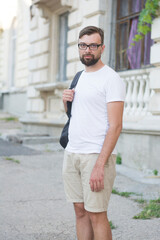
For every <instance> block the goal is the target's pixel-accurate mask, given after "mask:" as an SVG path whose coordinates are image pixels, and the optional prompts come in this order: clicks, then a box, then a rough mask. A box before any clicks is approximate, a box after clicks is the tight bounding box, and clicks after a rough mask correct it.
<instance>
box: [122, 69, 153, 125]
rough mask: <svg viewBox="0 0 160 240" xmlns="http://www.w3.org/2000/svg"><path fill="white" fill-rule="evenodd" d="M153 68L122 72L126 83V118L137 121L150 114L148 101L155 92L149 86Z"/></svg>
mask: <svg viewBox="0 0 160 240" xmlns="http://www.w3.org/2000/svg"><path fill="white" fill-rule="evenodd" d="M151 69H152V68H148V69H138V70H130V71H127V72H120V73H119V74H120V76H121V78H122V79H123V80H124V82H125V84H126V98H125V108H124V120H129V121H136V120H139V119H141V118H142V117H144V116H146V115H149V114H150V113H149V111H148V103H149V99H150V98H151V96H152V94H153V92H152V91H151V90H150V88H149V75H150V71H151Z"/></svg>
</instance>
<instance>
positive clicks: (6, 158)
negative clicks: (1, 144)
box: [5, 157, 20, 164]
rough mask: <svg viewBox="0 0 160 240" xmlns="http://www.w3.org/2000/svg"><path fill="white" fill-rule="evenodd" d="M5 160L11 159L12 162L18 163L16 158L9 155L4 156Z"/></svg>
mask: <svg viewBox="0 0 160 240" xmlns="http://www.w3.org/2000/svg"><path fill="white" fill-rule="evenodd" d="M5 160H8V161H12V162H14V163H18V164H19V163H20V161H19V160H16V159H14V158H11V157H5Z"/></svg>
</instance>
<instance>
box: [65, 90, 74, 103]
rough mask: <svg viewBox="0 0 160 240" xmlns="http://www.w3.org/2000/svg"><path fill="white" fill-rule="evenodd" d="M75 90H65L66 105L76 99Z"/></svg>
mask: <svg viewBox="0 0 160 240" xmlns="http://www.w3.org/2000/svg"><path fill="white" fill-rule="evenodd" d="M74 92H75V90H74V89H65V90H64V91H63V102H64V103H66V102H67V101H68V102H72V101H73V98H74Z"/></svg>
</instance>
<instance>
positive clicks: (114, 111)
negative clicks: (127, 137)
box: [90, 102, 124, 192]
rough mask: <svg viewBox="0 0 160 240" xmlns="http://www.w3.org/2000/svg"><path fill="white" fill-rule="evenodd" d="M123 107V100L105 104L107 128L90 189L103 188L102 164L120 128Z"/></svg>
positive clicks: (105, 160)
mask: <svg viewBox="0 0 160 240" xmlns="http://www.w3.org/2000/svg"><path fill="white" fill-rule="evenodd" d="M123 107H124V102H110V103H108V104H107V112H108V121H109V129H108V132H107V135H106V137H105V140H104V143H103V146H102V150H101V152H100V154H99V157H98V159H97V161H96V164H95V166H94V168H93V170H92V173H91V177H90V187H91V190H92V191H96V192H98V191H100V190H102V189H103V188H104V166H105V163H106V162H107V160H108V158H109V156H110V155H111V153H112V151H113V149H114V147H115V145H116V142H117V140H118V137H119V135H120V132H121V130H122V118H123Z"/></svg>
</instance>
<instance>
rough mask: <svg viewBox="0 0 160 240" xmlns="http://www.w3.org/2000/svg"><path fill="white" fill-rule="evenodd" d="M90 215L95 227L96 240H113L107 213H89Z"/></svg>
mask: <svg viewBox="0 0 160 240" xmlns="http://www.w3.org/2000/svg"><path fill="white" fill-rule="evenodd" d="M88 214H89V217H90V220H91V223H92V227H93V232H94V240H112V232H111V228H110V225H109V222H108V218H107V213H106V212H99V213H93V212H88Z"/></svg>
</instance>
